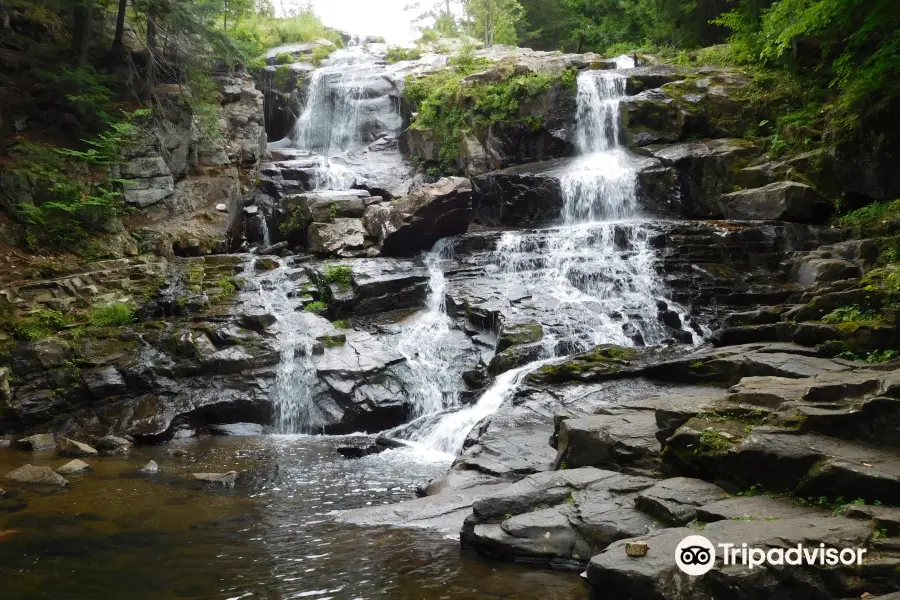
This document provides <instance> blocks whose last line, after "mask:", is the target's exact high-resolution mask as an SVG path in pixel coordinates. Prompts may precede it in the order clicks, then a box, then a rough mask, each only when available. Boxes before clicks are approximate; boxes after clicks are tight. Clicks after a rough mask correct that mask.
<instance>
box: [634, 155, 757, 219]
mask: <svg viewBox="0 0 900 600" xmlns="http://www.w3.org/2000/svg"><path fill="white" fill-rule="evenodd" d="M647 150H649V151H650V153H651V154H652V155H653V156H654V157H656V158H658V159H659V160H660V161H661V162H662V164H663V166H665V167H671V168H674V169H675V170H676V171H677V178H678V190H679V196H678V198H679V202H680V206H679V207H677V212H678V213H679V214H681V215H682V216H685V217H697V218H704V219H705V218H722V217H723V213H722V208H721V207H720V205H719V200H720V198H721V196H722V195H723V194H725V193H727V192H730V191H732V188H733V186H734V183H732V181H733V175H732V173H734V172H735V171H736V170H738V169H739V168H740V167H742V166H744V165H745V164H747V163H748V162H749V161H750V160H751V159H753V158H755V157H756V156H758V155H759V153H760V149H759V148H757V147H756V146H754V145H753V144H751V143H750V142H747V141H746V140H743V139H715V140H700V141H695V142H685V143H681V144H671V145H663V146H649V147H648V148H647Z"/></svg>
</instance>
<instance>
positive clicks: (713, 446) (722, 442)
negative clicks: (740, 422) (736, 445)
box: [696, 429, 732, 454]
mask: <svg viewBox="0 0 900 600" xmlns="http://www.w3.org/2000/svg"><path fill="white" fill-rule="evenodd" d="M731 448H732V445H731V441H730V440H729V439H728V438H726V437H725V436H724V435H722V434H721V433H720V432H718V431H715V430H713V429H706V430H704V431H702V432H700V447H699V448H697V451H696V452H709V453H712V454H722V453H724V452H728V451H729V450H731Z"/></svg>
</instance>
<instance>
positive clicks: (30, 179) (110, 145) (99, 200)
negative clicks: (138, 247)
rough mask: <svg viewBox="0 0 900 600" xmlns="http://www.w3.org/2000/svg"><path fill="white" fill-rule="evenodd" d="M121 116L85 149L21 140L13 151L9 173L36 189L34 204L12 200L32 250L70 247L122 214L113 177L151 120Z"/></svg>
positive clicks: (141, 113) (140, 115)
mask: <svg viewBox="0 0 900 600" xmlns="http://www.w3.org/2000/svg"><path fill="white" fill-rule="evenodd" d="M149 112H150V111H149V110H146V109H141V110H137V111H134V112H133V113H130V114H123V116H122V119H121V120H119V121H114V122H111V123H110V124H109V127H108V129H107V130H106V131H105V132H103V133H101V134H100V135H98V136H96V137H94V138H91V139H86V140H83V141H84V144H85V149H83V150H76V149H71V148H53V147H49V146H41V145H38V144H34V143H32V142H28V141H22V142H20V143H19V144H17V145H16V146H14V147H13V149H12V157H13V160H12V164H11V167H10V172H11V173H12V174H13V175H14V176H16V177H18V178H19V180H20V181H22V182H25V184H26V186H27V187H30V188H31V190H32V196H33V201H31V202H29V201H28V200H27V199H23V197H22V196H18V197H14V198H11V200H12V204H14V205H15V207H16V210H17V211H18V212H19V214H20V216H21V217H22V220H23V221H24V224H25V233H26V240H27V243H28V245H29V247H31V248H33V249H36V248H40V247H51V248H72V247H73V246H74V245H75V244H77V243H78V242H80V241H82V240H84V239H85V238H86V237H87V236H88V235H89V233H90V232H93V231H98V230H101V229H102V228H103V227H105V226H106V224H108V223H109V222H110V221H111V220H113V219H115V218H116V217H118V216H119V215H121V214H122V212H123V210H124V206H123V203H122V201H121V198H120V196H121V193H120V192H119V191H118V186H120V185H122V184H124V183H127V182H124V181H122V180H120V179H116V178H113V177H112V171H111V169H110V167H112V166H113V165H114V164H116V162H117V161H118V156H119V153H120V151H121V149H122V147H123V146H124V145H125V144H127V143H129V142H130V141H132V140H133V139H134V138H135V137H136V136H137V135H138V133H139V132H140V127H139V125H138V124H139V122H140V120H141V119H143V118H144V117H147V116H148V115H149Z"/></svg>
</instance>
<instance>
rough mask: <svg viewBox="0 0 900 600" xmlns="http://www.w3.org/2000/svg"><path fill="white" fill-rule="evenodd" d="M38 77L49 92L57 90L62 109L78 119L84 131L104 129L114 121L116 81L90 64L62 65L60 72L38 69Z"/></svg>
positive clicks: (41, 84)
mask: <svg viewBox="0 0 900 600" xmlns="http://www.w3.org/2000/svg"><path fill="white" fill-rule="evenodd" d="M37 79H38V81H39V85H40V86H41V87H44V88H46V89H47V90H48V91H53V90H58V92H59V94H60V97H59V98H58V100H57V102H58V103H59V109H62V110H63V111H65V112H70V113H72V114H73V115H75V117H76V118H77V121H78V126H79V129H80V130H81V131H82V132H93V131H97V130H98V129H103V128H104V127H105V126H106V125H107V124H108V123H110V122H114V121H115V119H114V117H113V116H112V113H113V112H114V108H113V106H114V103H113V90H112V89H111V88H112V85H113V82H112V81H110V79H109V77H108V76H106V75H101V74H100V73H98V72H97V71H96V70H95V69H94V68H93V67H92V66H90V65H81V66H79V67H77V68H74V69H70V68H68V67H66V66H61V67H60V68H59V70H58V71H46V70H39V71H38V72H37Z"/></svg>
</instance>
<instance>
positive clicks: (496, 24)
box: [463, 0, 525, 46]
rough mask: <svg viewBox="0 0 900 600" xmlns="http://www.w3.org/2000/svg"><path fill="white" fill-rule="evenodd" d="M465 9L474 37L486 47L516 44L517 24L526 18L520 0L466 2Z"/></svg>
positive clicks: (465, 0) (473, 0) (468, 0)
mask: <svg viewBox="0 0 900 600" xmlns="http://www.w3.org/2000/svg"><path fill="white" fill-rule="evenodd" d="M463 8H464V9H465V13H466V16H467V17H468V20H469V28H470V30H471V32H472V35H473V36H477V37H480V38H481V41H483V42H484V45H485V46H493V45H494V44H511V45H515V44H516V42H517V40H518V38H517V35H516V24H517V23H519V21H521V20H522V18H523V17H524V16H525V11H524V9H523V8H522V5H521V4H519V2H518V0H464V4H463Z"/></svg>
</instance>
